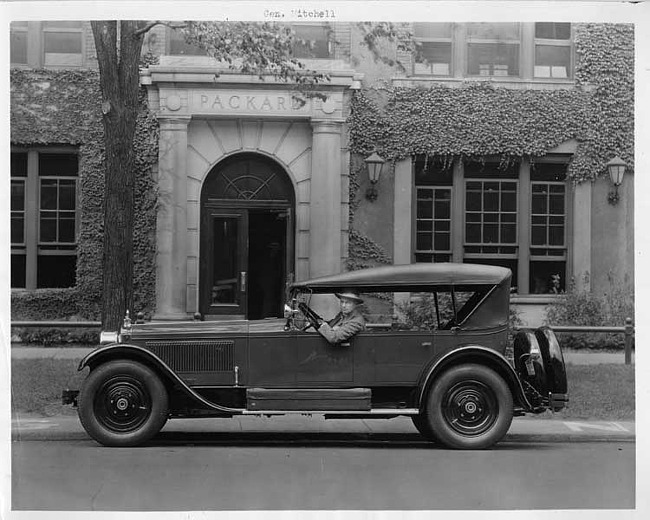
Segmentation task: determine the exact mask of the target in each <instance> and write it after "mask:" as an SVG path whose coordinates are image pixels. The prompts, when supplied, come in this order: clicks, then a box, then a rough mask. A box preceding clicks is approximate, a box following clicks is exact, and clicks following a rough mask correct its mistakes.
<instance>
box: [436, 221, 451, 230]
mask: <svg viewBox="0 0 650 520" xmlns="http://www.w3.org/2000/svg"><path fill="white" fill-rule="evenodd" d="M435 229H436V231H449V230H450V229H451V221H449V220H438V221H436V227H435Z"/></svg>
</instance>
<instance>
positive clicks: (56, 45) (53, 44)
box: [44, 32, 81, 54]
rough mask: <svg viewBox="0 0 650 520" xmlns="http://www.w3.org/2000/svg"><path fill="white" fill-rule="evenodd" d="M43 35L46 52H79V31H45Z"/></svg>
mask: <svg viewBox="0 0 650 520" xmlns="http://www.w3.org/2000/svg"><path fill="white" fill-rule="evenodd" d="M44 37H45V52H46V53H47V54H50V53H51V54H81V33H80V32H46V33H45V34H44Z"/></svg>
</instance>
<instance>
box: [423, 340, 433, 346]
mask: <svg viewBox="0 0 650 520" xmlns="http://www.w3.org/2000/svg"><path fill="white" fill-rule="evenodd" d="M422 346H423V347H430V346H431V342H430V341H424V342H422Z"/></svg>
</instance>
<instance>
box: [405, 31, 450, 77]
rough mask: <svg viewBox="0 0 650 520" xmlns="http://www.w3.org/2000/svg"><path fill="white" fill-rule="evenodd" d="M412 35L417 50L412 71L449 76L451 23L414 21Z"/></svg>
mask: <svg viewBox="0 0 650 520" xmlns="http://www.w3.org/2000/svg"><path fill="white" fill-rule="evenodd" d="M413 36H414V38H415V40H416V42H417V51H416V56H415V63H414V66H413V72H414V73H415V74H429V75H432V76H451V75H452V73H453V69H452V63H453V62H452V24H450V23H415V24H413Z"/></svg>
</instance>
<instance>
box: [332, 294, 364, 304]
mask: <svg viewBox="0 0 650 520" xmlns="http://www.w3.org/2000/svg"><path fill="white" fill-rule="evenodd" d="M334 294H335V295H336V297H337V298H339V299H341V298H347V299H348V300H352V301H355V302H357V303H363V300H362V299H361V298H359V294H357V293H356V292H353V291H348V292H342V293H334Z"/></svg>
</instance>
